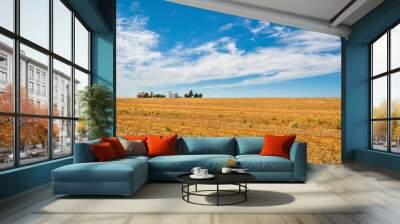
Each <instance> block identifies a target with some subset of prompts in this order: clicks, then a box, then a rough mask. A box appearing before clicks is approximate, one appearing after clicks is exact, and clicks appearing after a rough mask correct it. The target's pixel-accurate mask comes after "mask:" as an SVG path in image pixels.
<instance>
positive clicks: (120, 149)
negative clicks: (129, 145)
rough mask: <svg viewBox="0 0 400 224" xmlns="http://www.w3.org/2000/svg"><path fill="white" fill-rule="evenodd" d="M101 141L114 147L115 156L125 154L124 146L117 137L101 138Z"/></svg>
mask: <svg viewBox="0 0 400 224" xmlns="http://www.w3.org/2000/svg"><path fill="white" fill-rule="evenodd" d="M101 142H108V143H110V145H111V146H112V148H113V149H114V152H115V155H116V156H117V158H121V157H124V156H126V151H125V149H124V146H122V144H121V142H120V141H119V139H118V138H117V137H109V138H101Z"/></svg>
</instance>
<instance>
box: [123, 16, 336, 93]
mask: <svg viewBox="0 0 400 224" xmlns="http://www.w3.org/2000/svg"><path fill="white" fill-rule="evenodd" d="M146 23H147V19H146V18H144V17H134V18H133V19H130V20H129V19H121V20H118V24H117V28H118V35H117V47H118V55H117V57H118V59H117V64H118V89H119V91H120V92H121V93H122V95H131V94H134V93H131V92H129V90H130V89H132V88H142V87H164V86H171V85H178V84H180V85H182V84H189V83H196V82H200V81H207V80H224V79H231V78H235V77H243V76H248V75H254V74H257V75H258V76H257V77H256V78H252V79H247V80H243V81H240V82H236V83H231V84H222V85H208V86H204V88H228V87H235V86H246V85H260V84H267V83H272V82H279V81H285V80H293V79H299V78H306V77H313V76H320V75H326V74H331V73H335V72H339V71H340V55H339V53H338V52H335V51H333V52H332V50H337V49H339V47H340V39H339V38H337V37H333V36H329V35H325V34H319V33H315V32H309V31H302V30H295V31H292V30H287V29H285V28H283V29H281V28H280V26H277V27H278V28H277V31H276V32H278V33H279V34H278V35H279V37H280V38H279V39H278V40H279V41H280V42H281V45H279V47H271V46H263V47H259V48H257V49H254V50H252V51H245V50H243V49H240V48H239V47H238V46H237V44H236V41H235V40H234V39H232V38H230V37H224V38H220V39H217V40H214V41H210V42H207V43H203V44H201V45H199V46H195V47H190V48H189V47H185V46H184V44H182V43H178V44H177V45H176V46H175V47H174V48H173V49H171V50H169V51H159V50H158V49H157V47H158V44H159V39H160V37H159V35H158V34H157V33H155V32H153V31H150V30H147V29H146V28H145V26H146ZM268 26H269V24H267V23H263V24H262V25H261V23H260V25H259V26H257V27H256V28H254V29H255V30H254V32H261V30H264V29H266V27H268ZM264 31H266V30H264Z"/></svg>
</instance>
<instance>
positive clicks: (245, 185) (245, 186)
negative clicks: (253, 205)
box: [244, 183, 248, 201]
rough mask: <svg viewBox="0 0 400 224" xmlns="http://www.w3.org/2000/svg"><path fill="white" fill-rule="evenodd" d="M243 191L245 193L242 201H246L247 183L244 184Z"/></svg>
mask: <svg viewBox="0 0 400 224" xmlns="http://www.w3.org/2000/svg"><path fill="white" fill-rule="evenodd" d="M244 188H245V189H244V190H245V192H244V201H247V192H248V190H247V183H244Z"/></svg>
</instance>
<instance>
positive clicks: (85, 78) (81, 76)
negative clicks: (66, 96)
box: [75, 69, 89, 117]
mask: <svg viewBox="0 0 400 224" xmlns="http://www.w3.org/2000/svg"><path fill="white" fill-rule="evenodd" d="M87 86H89V75H88V74H86V73H84V72H81V71H80V70H78V69H75V117H79V116H80V114H81V107H80V106H79V103H80V95H81V93H82V91H83V90H84V89H85V88H86V87H87Z"/></svg>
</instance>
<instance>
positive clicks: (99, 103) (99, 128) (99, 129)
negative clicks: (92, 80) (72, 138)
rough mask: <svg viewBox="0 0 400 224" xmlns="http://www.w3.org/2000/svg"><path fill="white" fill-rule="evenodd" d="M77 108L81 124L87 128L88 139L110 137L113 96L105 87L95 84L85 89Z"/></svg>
mask: <svg viewBox="0 0 400 224" xmlns="http://www.w3.org/2000/svg"><path fill="white" fill-rule="evenodd" d="M79 106H80V107H81V109H82V115H81V118H82V120H83V122H82V123H83V124H85V126H86V127H87V131H88V133H87V134H88V138H89V139H91V140H93V139H98V138H101V137H107V136H110V127H111V126H112V119H111V117H112V115H113V111H112V108H113V94H112V92H111V91H110V89H109V88H108V87H107V86H105V85H102V84H95V85H92V86H89V87H86V88H85V90H83V91H82V92H81V93H80V101H79Z"/></svg>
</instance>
